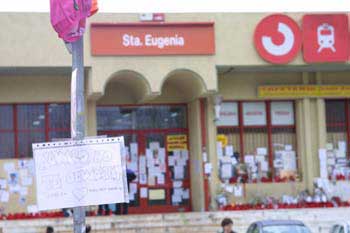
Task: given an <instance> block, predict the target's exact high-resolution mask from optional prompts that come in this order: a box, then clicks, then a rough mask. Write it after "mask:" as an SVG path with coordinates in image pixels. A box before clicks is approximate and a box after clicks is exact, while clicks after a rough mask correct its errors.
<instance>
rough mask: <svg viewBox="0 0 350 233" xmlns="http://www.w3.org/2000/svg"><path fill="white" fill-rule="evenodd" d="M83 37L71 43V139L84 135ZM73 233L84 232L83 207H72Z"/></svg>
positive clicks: (78, 138) (81, 137)
mask: <svg viewBox="0 0 350 233" xmlns="http://www.w3.org/2000/svg"><path fill="white" fill-rule="evenodd" d="M83 41H84V38H83V36H82V37H81V38H80V39H79V40H77V41H76V42H73V43H72V79H71V137H72V139H73V140H81V139H84V136H85V98H84V43H83ZM73 223H74V233H85V208H84V207H83V206H80V207H75V208H74V209H73Z"/></svg>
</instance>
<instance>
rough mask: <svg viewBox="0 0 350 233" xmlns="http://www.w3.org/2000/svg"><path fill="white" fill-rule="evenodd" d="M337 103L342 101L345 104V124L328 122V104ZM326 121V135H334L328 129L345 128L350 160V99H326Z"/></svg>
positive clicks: (347, 155)
mask: <svg viewBox="0 0 350 233" xmlns="http://www.w3.org/2000/svg"><path fill="white" fill-rule="evenodd" d="M333 101H334V102H336V101H342V102H343V104H344V115H345V121H344V122H335V123H333V122H328V121H327V105H326V104H327V102H333ZM325 120H326V134H327V135H328V133H332V131H328V127H341V128H344V131H342V132H344V133H345V135H346V146H347V148H346V149H347V151H346V152H347V154H346V157H347V159H350V99H325ZM327 143H328V142H327Z"/></svg>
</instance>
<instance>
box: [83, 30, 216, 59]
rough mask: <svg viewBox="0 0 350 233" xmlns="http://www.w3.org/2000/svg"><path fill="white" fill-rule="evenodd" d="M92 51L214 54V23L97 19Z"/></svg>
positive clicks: (143, 53) (100, 54) (150, 53)
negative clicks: (98, 21)
mask: <svg viewBox="0 0 350 233" xmlns="http://www.w3.org/2000/svg"><path fill="white" fill-rule="evenodd" d="M90 35H91V53H92V55H95V56H110V55H140V56H142V55H211V54H214V53H215V36H214V24H213V23H119V24H108V23H94V24H91V34H90Z"/></svg>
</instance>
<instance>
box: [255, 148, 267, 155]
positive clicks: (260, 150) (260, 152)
mask: <svg viewBox="0 0 350 233" xmlns="http://www.w3.org/2000/svg"><path fill="white" fill-rule="evenodd" d="M256 153H257V154H258V155H267V148H266V147H258V148H257V149H256Z"/></svg>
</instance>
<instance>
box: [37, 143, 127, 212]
mask: <svg viewBox="0 0 350 233" xmlns="http://www.w3.org/2000/svg"><path fill="white" fill-rule="evenodd" d="M123 147H124V139H123V138H122V137H119V138H104V139H87V140H82V141H66V142H54V143H41V144H33V153H34V161H35V170H36V181H37V202H38V208H39V210H48V209H60V208H68V207H76V206H88V205H98V204H107V203H121V202H129V199H128V191H127V182H126V170H125V161H124V156H122V153H121V152H122V150H123Z"/></svg>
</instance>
